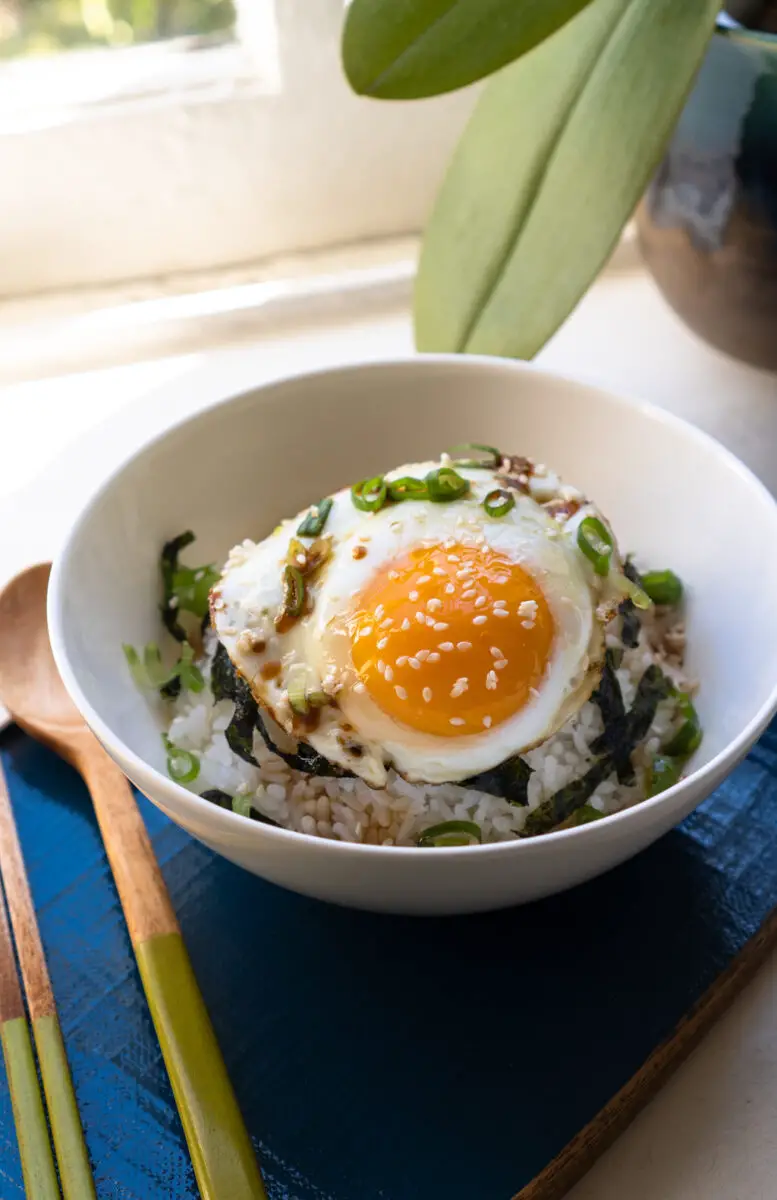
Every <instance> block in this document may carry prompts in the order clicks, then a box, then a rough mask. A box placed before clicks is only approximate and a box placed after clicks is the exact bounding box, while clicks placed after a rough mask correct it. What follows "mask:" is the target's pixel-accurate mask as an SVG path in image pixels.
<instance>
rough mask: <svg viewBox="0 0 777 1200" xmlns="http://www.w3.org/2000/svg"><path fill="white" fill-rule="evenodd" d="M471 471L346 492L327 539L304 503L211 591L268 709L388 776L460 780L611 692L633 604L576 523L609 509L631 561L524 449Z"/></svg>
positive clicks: (236, 554) (334, 754) (377, 776)
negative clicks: (419, 488)
mask: <svg viewBox="0 0 777 1200" xmlns="http://www.w3.org/2000/svg"><path fill="white" fill-rule="evenodd" d="M510 463H513V464H518V466H517V468H516V469H517V470H518V474H517V475H516V476H513V477H510V475H509V474H508V475H506V474H505V471H509V464H510ZM447 465H448V463H447V460H446V459H443V461H442V463H432V462H428V463H415V464H408V465H405V466H402V467H399V468H397V470H395V471H392V472H390V473H389V474H388V475H387V476H386V477H385V482H386V483H390V482H391V481H395V480H398V479H400V478H407V477H411V478H413V479H419V480H423V479H424V478H425V476H426V475H427V474H428V473H429V472H434V471H435V470H437V469H439V468H440V467H443V469H444V468H446V467H447ZM456 471H457V473H458V475H459V476H460V477H461V478H462V479H463V480H466V483H467V484H468V489H467V491H466V494H465V495H461V496H459V497H458V498H456V499H452V500H450V501H449V502H443V503H440V502H435V501H433V500H432V499H430V498H424V499H406V500H404V501H403V502H401V503H387V504H385V505H384V507H382V508H380V510H379V511H371V512H366V511H363V510H362V509H360V508H359V507H357V506H356V504H355V502H354V498H353V496H352V493H351V489H349V488H346V489H344V490H343V491H340V492H338V493H336V494H335V495H333V496H332V497H330V498H329V499H330V500H331V507H330V506H329V505H327V508H328V511H327V513H326V520H325V523H324V524H323V528H322V529H321V532H320V534H319V535H318V536H317V537H316V538H312V537H305V536H302V535H301V534H300V532H299V530H300V528H302V529H304V524H303V522H304V520H305V517H306V515H308V516H310V513H308V514H306V513H301V514H299V515H298V516H296V517H294V518H293V519H291V520H287V521H284V522H283V523H282V524H281V525H280V526H279V527H278V528H277V529H276V530H275V531H274V532H273V533H272V534H271V535H270V537H268V538H266V539H265V540H264V541H262V542H259V543H258V544H256V543H253V542H250V541H246V542H243V543H242V544H241V545H239V546H237V547H235V549H234V550H233V551H232V553H231V554H230V557H229V560H228V562H227V564H226V566H225V568H224V571H223V574H222V577H221V580H220V582H219V583H218V584H217V585H216V586H215V587H214V589H213V591H212V593H211V612H212V619H213V624H214V628H215V630H216V633H217V635H218V638H219V640H220V641H221V643H222V644H223V646H224V647H225V649H226V651H227V653H228V654H229V656H230V658H231V660H232V662H233V663H234V665H235V667H236V668H237V670H238V671H239V672H240V674H241V675H242V676H243V678H244V679H245V680H246V681H247V682H248V684H249V686H250V687H251V690H252V692H253V695H254V697H255V698H256V700H257V702H258V704H259V705H260V706H261V708H262V709H263V710H264V711H265V712H269V714H270V715H271V716H272V717H273V719H274V720H275V721H276V722H277V723H278V725H280V726H281V727H282V728H283V729H284V730H286V732H287V733H289V734H291V735H293V736H294V737H296V738H297V739H299V740H302V741H304V742H307V743H308V744H309V745H310V746H312V747H313V749H314V750H316V751H317V752H318V753H319V754H321V755H323V756H324V757H325V758H326V759H328V760H329V761H330V762H332V763H334V764H336V765H338V766H339V767H342V768H345V769H347V770H350V771H352V772H354V773H355V774H357V775H359V776H361V777H362V778H363V779H364V780H366V782H367V783H369V784H371V785H372V786H374V787H381V786H383V785H384V784H385V782H386V777H387V772H388V770H389V768H390V767H394V768H395V769H396V770H397V771H398V772H399V773H400V774H401V775H403V776H404V777H405V778H406V779H408V780H410V781H413V782H427V783H442V782H460V781H462V780H464V779H467V778H468V777H471V776H473V775H476V774H478V773H480V772H483V771H486V770H490V769H491V768H493V767H495V766H497V765H498V764H500V763H502V762H504V761H505V760H506V759H508V758H510V757H511V756H513V755H515V754H517V753H521V752H523V751H526V750H528V749H530V748H532V747H533V746H536V745H538V744H539V743H541V742H543V741H544V740H545V739H547V738H548V737H549V736H550V735H551V734H553V733H554V732H555V731H556V730H557V729H559V728H560V727H561V725H563V724H564V723H565V722H566V721H567V720H568V719H569V717H571V716H572V715H573V714H574V713H575V712H576V711H577V710H578V709H579V708H580V706H581V705H582V704H583V703H584V702H585V701H586V700H587V699H588V697H589V696H590V694H591V691H592V690H593V688H594V687H595V686H596V684H597V682H598V680H599V678H600V674H601V666H602V661H603V655H604V632H603V631H604V626H605V624H606V623H607V621H609V620H610V619H611V618H612V616H613V615H614V613H615V611H616V610H617V606H618V603H619V602H620V601H621V600H622V598H623V594H622V592H618V591H616V590H613V589H612V587H611V584H610V583H609V576H608V577H605V578H603V577H602V576H601V575H600V574H597V572H596V570H595V568H594V565H593V564H592V561H590V560H589V558H588V557H586V556H585V555H584V554H583V553H581V550H580V548H579V545H578V541H577V538H576V530H577V528H578V526H579V524H580V522H581V521H582V520H584V519H585V517H586V516H591V515H593V516H595V517H596V518H597V520H598V521H601V522H602V524H603V525H604V526H605V528H606V529H607V531H608V534H609V535H610V537H611V540H612V544H613V551H612V560H611V561H612V564H613V567H614V568H615V569H617V570H619V568H620V558H619V556H618V551H617V547H615V540H614V537H612V535H611V531H610V530H609V526H607V525H606V522H605V521H604V518H603V517H602V515H601V514H600V513H598V512H597V510H595V509H594V508H593V507H592V506H591V505H590V504H588V502H587V501H586V500H585V499H584V497H582V496H581V495H580V494H579V493H577V492H575V490H574V489H571V488H565V487H563V485H562V484H561V483H560V481H559V480H558V478H557V477H556V476H554V475H552V474H551V473H550V472H548V471H547V470H546V469H545V468H535V467H534V466H533V464H531V463H529V462H528V460H525V459H505V460H504V462H503V463H501V464H500V467H499V469H497V468H495V467H494V468H489V469H484V468H479V467H469V468H467V467H462V466H457V467H456ZM508 480H509V483H508ZM512 485H514V486H512ZM494 489H503V490H502V491H501V492H500V494H499V496H497V503H496V504H494V502H493V499H492V500H491V501H490V502H487V505H488V506H487V507H484V501H486V498H487V497H489V496H490V494H491V493H493V492H494ZM505 497H509V501H510V502H511V506H510V507H509V508H508V510H507V511H502V510H503V509H504V508H506V507H507V505H505V504H504V503H501V502H500V501H502V500H504V498H505ZM322 511H323V510H322ZM318 512H319V510H318V509H314V510H312V515H313V517H315V516H316V514H317V513H318ZM290 592H291V594H292V595H291V601H290V596H289V593H290ZM290 604H291V608H290ZM294 609H298V611H297V612H294V611H292V610H294Z"/></svg>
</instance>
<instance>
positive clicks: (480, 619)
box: [472, 613, 488, 625]
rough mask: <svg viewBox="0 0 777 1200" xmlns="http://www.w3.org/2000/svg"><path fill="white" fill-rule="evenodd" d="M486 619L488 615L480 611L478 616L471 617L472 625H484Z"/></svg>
mask: <svg viewBox="0 0 777 1200" xmlns="http://www.w3.org/2000/svg"><path fill="white" fill-rule="evenodd" d="M487 620H488V617H486V616H484V615H483V613H481V614H480V616H479V617H473V618H472V624H473V625H485V623H486V621H487Z"/></svg>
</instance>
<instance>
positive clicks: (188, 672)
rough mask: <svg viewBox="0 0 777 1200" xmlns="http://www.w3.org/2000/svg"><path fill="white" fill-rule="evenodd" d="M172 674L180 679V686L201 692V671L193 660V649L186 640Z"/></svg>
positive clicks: (202, 681) (202, 682) (202, 686)
mask: <svg viewBox="0 0 777 1200" xmlns="http://www.w3.org/2000/svg"><path fill="white" fill-rule="evenodd" d="M173 671H174V674H175V675H177V676H178V678H179V679H180V680H181V687H183V688H186V689H187V691H190V692H201V691H202V689H203V688H204V687H205V680H204V679H203V677H202V671H201V670H200V668H199V667H198V666H197V665H196V663H195V662H194V650H193V649H192V648H191V646H190V645H189V643H188V642H184V644H183V646H182V647H181V657H180V658H179V660H178V662H177V663H176V665H175V667H174V668H173Z"/></svg>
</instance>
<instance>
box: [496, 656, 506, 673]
mask: <svg viewBox="0 0 777 1200" xmlns="http://www.w3.org/2000/svg"><path fill="white" fill-rule="evenodd" d="M506 666H507V659H506V658H500V659H497V661H496V662H495V663H494V670H495V671H504V669H505V667H506Z"/></svg>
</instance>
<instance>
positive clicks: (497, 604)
mask: <svg viewBox="0 0 777 1200" xmlns="http://www.w3.org/2000/svg"><path fill="white" fill-rule="evenodd" d="M494 608H507V601H506V600H495V601H494Z"/></svg>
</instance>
